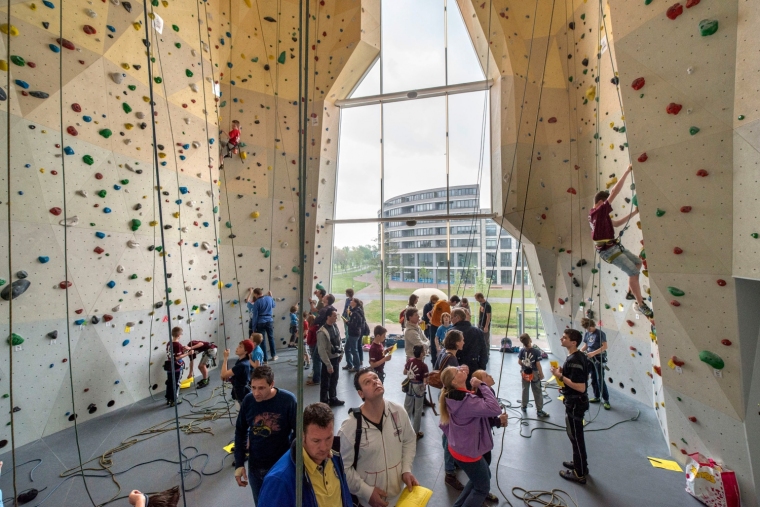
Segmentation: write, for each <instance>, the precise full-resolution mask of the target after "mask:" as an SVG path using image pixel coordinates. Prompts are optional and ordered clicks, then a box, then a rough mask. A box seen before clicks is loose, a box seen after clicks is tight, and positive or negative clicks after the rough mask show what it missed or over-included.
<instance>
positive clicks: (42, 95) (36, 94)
mask: <svg viewBox="0 0 760 507" xmlns="http://www.w3.org/2000/svg"><path fill="white" fill-rule="evenodd" d="M29 95H31V96H32V97H35V98H38V99H46V98H48V97H50V94H49V93H47V92H39V91H34V92H29Z"/></svg>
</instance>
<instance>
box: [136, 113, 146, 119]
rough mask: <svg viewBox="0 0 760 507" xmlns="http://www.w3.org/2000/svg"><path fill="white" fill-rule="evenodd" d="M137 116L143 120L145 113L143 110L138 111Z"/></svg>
mask: <svg viewBox="0 0 760 507" xmlns="http://www.w3.org/2000/svg"><path fill="white" fill-rule="evenodd" d="M135 117H137V119H138V120H142V119H143V118H145V113H143V112H142V111H137V112H136V113H135Z"/></svg>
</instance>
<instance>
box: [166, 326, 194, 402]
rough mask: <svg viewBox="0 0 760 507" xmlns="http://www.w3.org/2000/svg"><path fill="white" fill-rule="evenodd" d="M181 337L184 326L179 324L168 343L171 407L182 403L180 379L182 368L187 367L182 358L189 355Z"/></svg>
mask: <svg viewBox="0 0 760 507" xmlns="http://www.w3.org/2000/svg"><path fill="white" fill-rule="evenodd" d="M181 338H182V328H181V327H179V326H177V327H175V328H173V329H172V341H171V342H169V343H167V344H166V362H165V363H164V370H165V371H166V404H167V405H169V406H170V407H173V406H174V405H179V404H180V403H182V400H181V399H180V398H179V381H180V378H182V368H184V367H185V362H184V361H183V360H182V359H183V358H184V357H187V355H188V352H185V347H183V346H182V344H181V343H180V342H179V341H180V339H181Z"/></svg>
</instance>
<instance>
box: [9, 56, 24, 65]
mask: <svg viewBox="0 0 760 507" xmlns="http://www.w3.org/2000/svg"><path fill="white" fill-rule="evenodd" d="M11 61H12V62H13V63H15V64H16V65H18V66H19V67H23V66H24V65H26V60H24V59H23V58H21V57H20V56H17V55H11Z"/></svg>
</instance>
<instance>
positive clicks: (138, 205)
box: [133, 203, 142, 210]
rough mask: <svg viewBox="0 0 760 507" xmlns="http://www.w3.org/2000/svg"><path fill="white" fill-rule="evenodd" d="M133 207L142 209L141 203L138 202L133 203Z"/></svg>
mask: <svg viewBox="0 0 760 507" xmlns="http://www.w3.org/2000/svg"><path fill="white" fill-rule="evenodd" d="M133 209H135V210H139V209H142V204H140V203H137V204H135V207H134V208H133Z"/></svg>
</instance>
